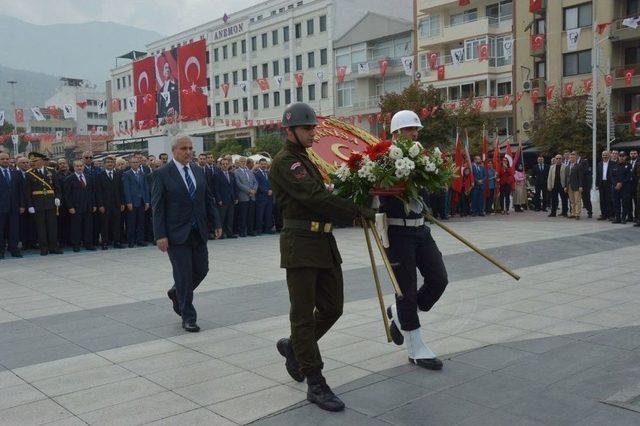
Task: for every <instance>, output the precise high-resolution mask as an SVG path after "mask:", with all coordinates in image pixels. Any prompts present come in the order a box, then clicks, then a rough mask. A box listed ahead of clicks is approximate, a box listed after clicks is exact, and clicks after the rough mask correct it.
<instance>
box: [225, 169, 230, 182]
mask: <svg viewBox="0 0 640 426" xmlns="http://www.w3.org/2000/svg"><path fill="white" fill-rule="evenodd" d="M224 176H225V177H226V178H227V182H228V183H231V181H230V180H229V172H227V171H225V172H224Z"/></svg>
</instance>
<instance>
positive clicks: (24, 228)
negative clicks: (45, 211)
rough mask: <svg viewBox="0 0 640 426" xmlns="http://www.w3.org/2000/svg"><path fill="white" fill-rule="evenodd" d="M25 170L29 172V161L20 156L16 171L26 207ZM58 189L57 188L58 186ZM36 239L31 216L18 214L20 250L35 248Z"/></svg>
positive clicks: (33, 221)
mask: <svg viewBox="0 0 640 426" xmlns="http://www.w3.org/2000/svg"><path fill="white" fill-rule="evenodd" d="M27 170H29V160H28V159H27V158H26V157H25V156H23V155H20V156H18V157H16V171H17V172H18V175H17V176H18V178H19V179H20V181H21V183H22V188H23V196H24V198H25V207H28V206H27V205H26V201H27V199H26V191H27V186H26V185H27ZM58 187H59V186H58ZM37 240H38V237H37V235H36V225H35V220H34V217H33V215H32V214H29V213H27V211H26V210H25V212H24V213H21V214H20V242H21V243H22V250H23V251H24V250H28V249H30V248H32V247H36V246H37Z"/></svg>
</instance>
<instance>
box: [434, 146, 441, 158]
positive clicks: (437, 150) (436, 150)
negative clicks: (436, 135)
mask: <svg viewBox="0 0 640 426" xmlns="http://www.w3.org/2000/svg"><path fill="white" fill-rule="evenodd" d="M433 155H434V156H436V157H438V158H441V157H442V151H440V148H438V147H435V148H434V149H433Z"/></svg>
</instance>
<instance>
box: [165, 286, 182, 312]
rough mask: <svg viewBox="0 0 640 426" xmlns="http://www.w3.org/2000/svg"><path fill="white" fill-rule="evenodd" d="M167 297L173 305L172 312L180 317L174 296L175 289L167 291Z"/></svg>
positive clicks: (175, 296)
mask: <svg viewBox="0 0 640 426" xmlns="http://www.w3.org/2000/svg"><path fill="white" fill-rule="evenodd" d="M167 296H168V297H169V299H171V302H172V303H173V312H175V313H176V314H178V316H182V314H181V313H180V303H178V295H177V294H176V289H175V288H172V289H169V291H167Z"/></svg>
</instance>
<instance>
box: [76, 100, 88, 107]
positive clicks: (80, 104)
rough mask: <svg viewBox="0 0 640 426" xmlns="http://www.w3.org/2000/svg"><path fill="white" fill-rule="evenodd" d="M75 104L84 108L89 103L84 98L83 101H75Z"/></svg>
mask: <svg viewBox="0 0 640 426" xmlns="http://www.w3.org/2000/svg"><path fill="white" fill-rule="evenodd" d="M76 105H78V106H79V107H80V108H82V109H85V108H86V107H87V105H89V102H88V101H87V100H86V99H85V100H84V101H80V102H76Z"/></svg>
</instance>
